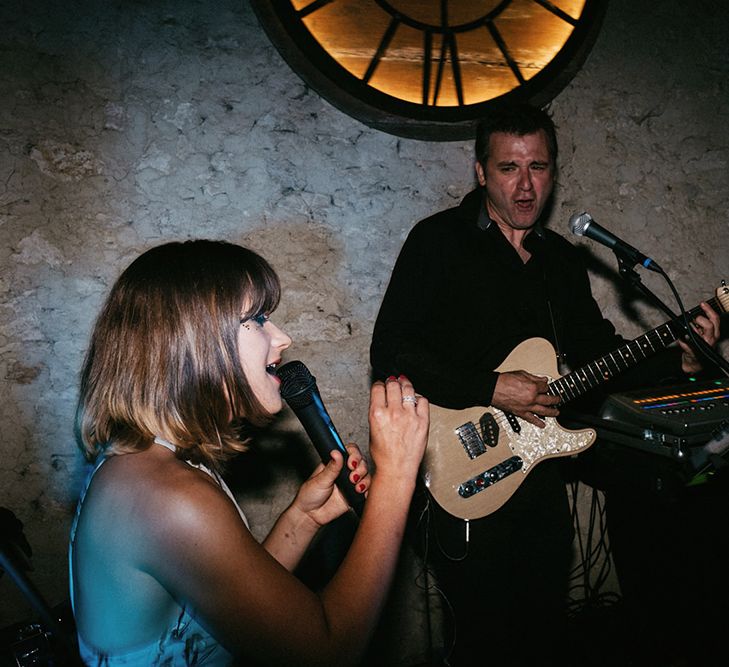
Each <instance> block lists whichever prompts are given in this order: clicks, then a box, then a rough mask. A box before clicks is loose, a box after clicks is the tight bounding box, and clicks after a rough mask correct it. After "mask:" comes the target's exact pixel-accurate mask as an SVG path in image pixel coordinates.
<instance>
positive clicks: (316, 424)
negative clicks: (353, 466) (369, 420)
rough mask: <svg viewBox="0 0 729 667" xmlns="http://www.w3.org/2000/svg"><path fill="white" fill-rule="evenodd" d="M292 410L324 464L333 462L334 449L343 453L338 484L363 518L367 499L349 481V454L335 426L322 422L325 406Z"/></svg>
mask: <svg viewBox="0 0 729 667" xmlns="http://www.w3.org/2000/svg"><path fill="white" fill-rule="evenodd" d="M292 410H293V411H294V414H295V415H296V416H297V417H298V419H299V421H300V422H301V425H302V426H303V427H304V430H305V431H306V433H307V435H308V436H309V439H310V440H311V442H312V444H313V445H314V449H316V451H317V452H318V454H319V456H320V457H321V460H322V462H323V463H324V464H327V463H329V461H331V460H332V457H331V456H330V452H331V451H332V450H333V449H337V450H339V451H340V452H341V454H342V458H343V459H344V465H343V466H342V469H341V470H340V472H339V475H338V476H337V482H336V483H337V486H338V487H339V490H340V491H341V492H342V494H343V495H344V497H345V498H346V500H347V502H348V503H349V505H350V506H351V508H352V509H353V510H354V511H355V513H356V514H357V516H362V510H363V509H364V500H365V497H364V495H363V494H361V493H358V492H357V490H356V488H355V485H354V484H352V482H351V481H350V480H349V473H350V470H349V468H348V467H347V456H348V455H349V454H348V452H347V450H346V449H345V447H344V444H343V443H342V439H341V438H340V437H339V434H338V433H337V432H336V430H335V429H334V425H331V426H327V424H326V423H325V422H324V421H323V420H322V416H321V414H320V410H323V411H324V413H325V414H326V410H324V406H323V405H321V402H320V407H317V406H316V405H315V404H314V403H313V402H312V403H310V404H309V405H305V406H303V407H301V406H300V407H296V408H294V407H292ZM328 416H329V415H328V414H327V417H328ZM330 423H331V422H330ZM332 431H333V432H332Z"/></svg>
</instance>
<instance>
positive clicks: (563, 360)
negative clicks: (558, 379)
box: [538, 257, 569, 375]
mask: <svg viewBox="0 0 729 667" xmlns="http://www.w3.org/2000/svg"><path fill="white" fill-rule="evenodd" d="M538 261H539V264H540V266H541V268H542V277H543V278H544V281H543V283H542V284H543V285H544V292H545V294H544V296H545V297H546V299H547V311H548V312H549V322H550V324H551V325H552V338H553V339H554V340H553V343H554V350H555V352H556V354H557V368H558V370H559V372H560V375H565V374H566V373H567V372H569V371H568V370H567V369H566V367H565V366H566V364H567V355H566V354H565V353H564V352H563V351H562V346H561V345H560V344H559V335H558V334H557V322H556V320H555V318H554V309H553V308H552V296H551V286H552V283H551V282H550V280H549V277H548V275H547V266H546V264H547V263H546V262H545V261H544V257H540V258H539V260H538Z"/></svg>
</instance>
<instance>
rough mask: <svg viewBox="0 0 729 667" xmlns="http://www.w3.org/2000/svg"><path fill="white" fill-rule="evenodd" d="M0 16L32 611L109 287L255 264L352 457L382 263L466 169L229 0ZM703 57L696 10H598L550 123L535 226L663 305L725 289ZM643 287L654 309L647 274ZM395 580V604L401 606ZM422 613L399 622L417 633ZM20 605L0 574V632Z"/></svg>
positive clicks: (45, 0) (276, 447) (270, 446)
mask: <svg viewBox="0 0 729 667" xmlns="http://www.w3.org/2000/svg"><path fill="white" fill-rule="evenodd" d="M0 17H1V21H2V22H1V27H0V239H2V242H1V243H0V258H1V261H0V383H1V384H0V425H1V428H2V438H1V439H0V453H1V456H0V505H2V506H5V507H8V508H10V509H12V510H13V511H14V512H15V513H16V515H17V516H18V517H19V518H20V519H21V520H22V521H23V523H24V524H25V531H26V535H27V537H28V539H29V541H30V543H31V544H32V546H33V550H34V553H33V563H34V566H35V571H34V572H33V573H32V577H33V580H34V581H35V583H36V584H37V585H38V587H39V588H40V590H41V591H42V592H43V594H44V595H46V596H47V598H48V599H49V600H50V601H51V602H52V603H56V602H59V601H60V600H62V599H63V598H64V597H65V595H66V586H67V575H66V570H65V548H66V536H67V531H68V528H69V524H70V521H71V517H72V512H73V507H74V503H75V500H76V493H77V489H78V485H79V482H80V478H81V475H82V471H83V462H82V458H81V456H80V454H79V453H78V450H77V449H76V446H75V443H74V436H73V429H72V424H73V411H74V403H75V398H76V391H77V375H78V369H79V367H80V364H81V360H82V356H83V353H84V350H85V347H86V344H87V338H88V334H89V331H90V327H91V325H92V322H93V319H94V317H95V314H96V312H97V310H98V308H99V306H100V304H101V302H102V300H103V298H104V296H105V294H106V292H107V290H108V288H109V287H110V284H111V283H112V282H113V280H114V279H115V277H116V276H117V275H118V274H119V272H120V271H121V269H122V268H123V267H125V266H126V265H127V264H128V263H129V262H130V261H131V259H132V258H134V257H135V256H136V255H138V254H139V253H140V252H141V251H143V250H144V249H146V248H149V247H150V246H153V245H156V244H159V243H161V242H165V241H169V240H178V239H186V238H193V237H207V238H220V239H227V240H230V241H234V242H238V243H242V244H245V245H249V246H250V247H252V248H254V249H255V250H257V251H259V252H261V253H262V254H263V255H264V256H265V257H267V258H268V259H269V260H270V261H271V262H272V263H273V265H274V266H275V268H276V269H277V270H278V271H279V273H280V275H281V278H282V282H283V285H284V289H285V293H284V299H283V303H282V305H281V308H280V310H279V311H278V312H277V313H276V315H275V316H274V317H275V320H276V321H277V323H279V324H281V325H282V326H283V327H284V328H285V329H286V330H287V332H288V333H289V334H290V335H291V336H292V338H293V339H294V347H293V348H292V349H291V350H290V351H289V353H288V357H287V358H289V359H292V358H300V359H302V360H305V362H306V363H307V365H308V366H309V367H310V368H311V369H312V371H313V372H314V373H315V375H316V376H317V378H318V379H319V386H320V389H321V391H322V394H323V395H324V396H325V397H326V398H327V404H328V406H329V408H330V412H331V413H332V417H333V418H334V421H335V423H336V424H337V425H338V428H339V430H340V432H341V434H342V436H343V437H344V438H345V439H354V440H356V441H358V442H360V443H361V444H363V445H365V446H366V443H367V430H366V407H367V403H366V396H367V388H368V381H369V378H368V346H369V339H370V334H371V330H372V325H373V321H374V318H375V316H376V313H377V309H378V307H379V303H380V299H381V296H382V293H383V291H384V289H385V287H386V285H387V281H388V278H389V273H390V270H391V268H392V265H393V263H394V260H395V258H396V255H397V253H398V251H399V248H400V246H401V244H402V242H403V240H404V238H405V235H406V234H407V232H408V230H409V229H410V228H411V226H412V225H413V224H414V223H415V222H416V221H417V220H418V219H420V218H422V217H424V216H426V215H428V214H430V213H432V212H434V211H437V210H439V209H441V208H444V207H448V206H452V205H455V204H456V203H457V202H458V201H459V199H460V197H461V196H462V195H463V194H465V193H466V192H467V191H468V190H469V189H470V188H471V187H472V185H473V182H474V181H473V176H472V151H471V144H470V142H453V143H443V144H436V143H428V142H422V141H416V140H408V139H401V138H397V137H394V136H390V135H387V134H384V133H381V132H379V131H376V130H372V129H370V128H368V127H366V126H364V125H362V124H360V123H359V122H358V121H355V120H353V119H351V118H349V117H347V116H346V115H344V114H343V113H342V112H340V111H339V110H337V109H335V108H333V107H332V106H331V105H329V104H328V103H327V102H325V101H323V100H322V99H321V98H320V97H319V96H318V95H317V94H316V93H315V92H314V91H312V90H310V89H309V88H308V87H307V86H306V85H305V84H304V83H302V81H301V80H300V79H299V78H298V77H297V76H296V75H295V74H294V73H293V72H291V71H290V70H289V68H288V67H287V65H286V64H285V63H284V62H283V61H282V59H281V58H280V56H279V55H278V53H277V51H276V50H275V49H274V48H273V47H272V46H271V45H270V43H269V42H268V40H267V38H266V36H265V34H264V33H263V32H262V30H261V29H260V27H259V26H258V24H257V21H256V18H255V16H254V15H253V12H252V11H251V9H250V8H249V6H248V4H247V3H246V2H245V1H244V0H220V1H219V2H215V3H210V2H204V1H203V0H185V1H184V2H179V1H178V2H162V1H160V2H154V3H146V2H133V1H131V0H130V1H128V2H125V1H124V0H120V1H118V2H111V3H110V2H104V3H102V2H94V1H93V0H77V1H76V2H71V3H56V2H51V1H49V0H36V1H34V2H14V1H13V0H8V1H7V2H4V3H3V5H2V8H0ZM728 38H729V29H728V27H727V20H726V17H725V11H724V9H723V3H722V2H720V0H714V1H713V2H712V1H711V0H696V1H695V2H693V3H686V2H682V1H681V0H667V1H665V2H661V3H642V2H641V3H637V2H632V1H631V0H613V1H612V2H611V4H610V6H609V9H608V12H607V16H606V18H605V22H604V26H603V29H602V32H601V35H600V36H599V38H598V40H597V43H596V44H595V47H594V49H593V51H592V53H591V55H590V56H589V58H588V60H587V62H586V64H585V66H584V67H583V69H582V71H581V72H580V73H579V74H578V75H577V77H576V78H575V79H574V80H573V82H572V83H571V84H570V85H569V86H568V87H567V88H566V89H565V90H564V91H563V92H562V93H561V94H560V95H559V96H558V97H557V99H556V100H555V101H554V103H553V104H552V107H551V108H552V112H553V114H554V117H555V120H556V122H557V124H558V128H559V135H560V141H561V171H560V176H559V188H558V191H557V194H556V198H555V206H554V209H553V213H552V218H551V223H550V224H551V226H552V228H554V229H556V230H558V231H562V232H566V229H567V227H566V225H567V220H568V219H569V216H570V215H571V214H572V213H574V212H575V211H579V210H588V211H590V212H591V213H592V214H593V216H594V217H595V219H596V220H597V221H599V222H600V223H601V224H603V225H604V226H606V227H608V228H610V229H612V230H614V231H615V232H616V233H617V234H619V235H621V236H623V237H624V238H626V239H628V240H630V241H631V242H632V243H633V244H634V245H636V246H637V247H639V248H642V249H650V253H651V255H652V256H653V257H654V258H655V259H656V260H657V261H659V262H660V263H661V265H662V266H663V267H664V268H665V269H666V270H667V272H668V273H669V275H670V277H671V279H672V280H673V281H674V283H675V284H676V285H677V287H678V289H679V291H680V293H681V296H682V298H683V299H684V303H685V305H686V306H693V305H695V304H696V303H697V302H698V301H699V300H701V299H703V298H706V297H707V296H709V295H710V294H712V292H713V289H714V287H715V286H716V285H717V283H718V281H719V279H721V278H726V277H728V276H727V274H728V273H729V271H728V269H729V266H728V264H729V263H728V261H727V260H728V257H729V252H728V251H729V232H728V231H727V220H726V211H727V210H728V209H729V180H728V179H727V162H728V161H729V131H728V130H727V128H729V104H728V102H729V90H728V88H729V84H728V83H727V81H729V56H727V52H726V48H725V46H726V43H727V41H728ZM573 240H574V239H573ZM584 245H585V246H586V249H587V252H589V254H590V259H591V264H590V266H591V269H592V274H593V279H594V283H593V284H594V291H595V294H596V297H597V299H598V301H599V302H600V303H601V304H602V305H603V306H604V310H605V313H606V315H607V316H609V317H610V318H612V319H613V320H614V322H615V323H616V324H617V325H618V327H619V329H620V330H621V331H622V332H624V333H625V334H627V335H637V334H638V333H640V332H641V331H643V330H645V329H648V328H652V327H654V326H656V325H657V324H659V323H660V322H662V321H664V319H665V317H664V316H663V315H662V314H661V313H659V312H656V311H655V310H654V309H651V308H649V307H648V306H647V305H645V304H644V303H642V302H641V301H640V300H631V299H629V298H628V296H627V292H626V290H625V289H623V288H622V286H621V285H620V284H619V278H618V277H617V276H616V270H615V261H614V257H613V256H612V254H611V253H610V252H609V251H608V250H606V249H604V248H602V247H598V246H596V244H594V243H591V242H589V241H588V242H585V243H584ZM646 283H647V284H649V286H651V287H652V288H654V289H655V290H656V291H657V292H658V293H659V294H661V296H663V297H664V298H665V299H666V300H667V301H668V302H670V303H673V301H672V297H671V296H670V294H669V292H668V291H667V289H666V288H665V286H664V285H663V284H662V283H661V281H660V279H659V278H658V277H655V276H653V275H650V276H647V277H646ZM297 431H298V426H297V424H296V423H295V420H294V419H293V418H292V417H291V416H290V415H284V416H282V417H281V419H280V420H279V421H278V422H277V423H276V424H275V425H274V433H273V435H272V436H270V437H268V438H266V440H265V441H264V442H263V443H261V453H260V454H258V455H255V456H258V457H259V458H261V459H262V460H263V462H264V463H266V464H267V465H268V470H269V473H268V477H267V478H266V481H268V482H270V484H268V485H267V486H264V485H263V484H262V483H255V484H254V485H253V490H252V491H249V492H247V493H243V494H242V499H243V503H244V504H245V505H246V509H247V511H248V514H249V516H250V518H251V521H252V524H253V528H254V531H255V532H256V534H257V535H259V536H260V535H263V534H264V533H265V531H266V529H267V527H268V526H269V525H270V522H271V520H272V518H273V517H274V516H275V515H276V514H277V513H278V512H279V511H280V510H281V509H282V508H283V507H284V506H285V505H286V504H287V503H288V501H289V500H290V498H291V496H292V493H293V490H294V488H295V485H296V482H297V480H298V479H300V478H301V476H302V475H303V474H304V473H305V471H306V469H307V467H308V466H309V465H310V464H311V462H312V461H313V458H312V456H311V453H310V452H309V448H308V446H307V445H306V443H305V441H304V440H303V439H301V438H300V437H299V436H298V435H296V433H297ZM253 458H254V457H252V458H251V460H252V459H253ZM242 465H245V463H244V464H242ZM410 574H412V573H408V576H410ZM403 585H404V587H405V589H406V592H405V594H404V595H405V597H404V598H403V597H399V598H398V600H402V599H409V598H407V595H408V593H407V590H413V591H416V594H417V591H418V590H419V589H417V588H415V587H414V586H415V585H414V583H413V581H412V580H411V579H408V581H407V582H406V583H405V584H403ZM424 604H425V601H424V598H423V597H422V596H420V597H418V599H417V601H414V602H413V601H410V602H408V603H407V604H405V605H404V607H405V608H407V609H409V610H410V611H411V614H410V617H411V619H412V620H411V622H412V623H414V625H416V626H417V632H414V633H413V634H412V636H414V637H416V638H417V637H422V636H423V633H424V632H425V630H424V629H423V628H424V625H423V624H424V623H425V621H424V620H423V619H422V611H423V605H424ZM28 612H29V609H28V607H27V605H26V604H25V602H24V600H23V599H22V598H21V596H19V595H18V593H17V591H16V590H15V588H14V586H13V585H12V583H11V582H10V581H9V578H8V577H3V578H2V579H0V627H2V626H4V625H6V624H9V623H11V622H14V621H16V620H19V619H21V618H25V617H26V616H27V614H28ZM418 633H420V634H418ZM398 650H400V651H401V652H407V651H410V653H408V656H410V657H413V656H414V655H415V654H416V653H417V651H418V649H417V648H415V649H411V648H407V649H405V648H402V647H401V648H399V649H398ZM413 651H414V653H413ZM408 659H409V658H407V657H404V656H403V655H400V656H398V657H397V659H396V662H398V663H400V664H406V663H407V660H408ZM413 659H415V658H414V657H413ZM393 660H395V659H393Z"/></svg>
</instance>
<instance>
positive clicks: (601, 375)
mask: <svg viewBox="0 0 729 667" xmlns="http://www.w3.org/2000/svg"><path fill="white" fill-rule="evenodd" d="M707 303H708V304H709V305H710V306H711V307H712V308H713V309H714V310H715V311H717V312H718V313H720V314H721V313H725V312H727V311H729V287H727V286H725V285H724V284H723V283H722V286H721V287H719V288H718V289H717V290H716V296H715V297H714V298H712V299H710V300H708V301H707ZM702 312H703V311H702V309H701V307H700V306H696V307H695V308H693V309H692V310H691V311H689V313H688V316H689V319H690V320H691V319H693V318H694V317H696V316H697V315H700V314H702ZM684 332H685V329H684V326H683V321H682V319H679V318H677V319H674V320H671V321H669V322H666V323H665V324H662V325H661V326H659V327H657V328H655V329H652V330H651V331H649V332H647V333H645V334H643V335H641V336H638V338H636V339H634V340H632V341H630V342H629V343H626V344H625V345H623V346H622V347H619V348H618V349H617V350H614V351H613V352H611V353H609V354H607V355H605V356H604V357H600V358H599V359H596V360H595V361H592V362H590V363H589V364H587V365H585V366H583V367H582V368H579V369H577V370H576V371H572V372H571V373H569V374H568V375H564V376H562V377H558V375H559V373H558V370H557V360H556V354H555V351H554V348H553V347H552V345H551V343H549V341H547V340H545V339H543V338H530V339H528V340H525V341H524V342H522V343H520V344H519V345H517V346H516V347H515V348H514V349H513V350H512V351H511V353H510V354H509V355H508V356H507V357H506V359H505V360H504V361H503V363H502V364H501V366H499V367H498V368H497V369H496V370H497V371H498V372H501V373H505V372H509V371H516V370H527V371H529V372H530V373H532V374H534V375H539V376H542V377H546V378H547V380H548V387H549V389H548V391H547V393H548V394H549V395H550V396H557V397H559V399H560V402H559V404H558V405H564V404H565V403H567V402H568V401H571V400H572V399H575V398H577V397H579V396H581V395H582V394H584V393H585V392H586V391H587V390H588V389H592V388H593V387H596V386H598V385H599V384H601V383H603V382H605V381H607V380H609V379H610V378H612V377H614V376H616V375H618V374H619V373H622V372H623V371H624V370H627V369H628V368H631V367H632V366H634V365H635V364H637V363H638V362H639V361H642V360H643V359H645V358H646V357H648V356H650V355H652V354H653V353H654V352H658V351H659V350H662V349H664V348H666V347H668V346H669V345H670V344H671V343H673V342H674V341H676V340H677V339H678V338H680V337H681V336H682V335H684ZM430 410H431V412H430V436H429V440H428V447H427V449H426V452H425V456H424V458H423V464H422V466H421V472H422V475H423V480H424V482H425V485H426V487H427V488H428V489H429V491H430V493H431V495H432V496H433V498H434V499H435V501H436V502H437V503H438V504H439V505H440V506H441V507H442V508H443V509H444V510H446V511H447V512H448V513H450V514H452V515H453V516H456V517H459V518H461V519H476V518H480V517H483V516H486V515H488V514H491V513H492V512H494V511H496V510H497V509H499V508H500V507H501V506H502V505H503V504H504V503H505V502H506V501H507V500H509V498H510V497H511V496H512V494H513V493H514V492H515V491H516V490H517V488H519V486H520V485H521V483H522V482H523V481H524V479H525V478H526V476H527V475H528V474H529V472H530V471H531V470H532V469H533V468H534V466H535V465H537V464H538V463H540V462H541V461H543V460H544V459H548V458H554V457H558V456H571V455H573V454H577V453H579V452H582V451H584V450H585V449H587V448H588V447H589V446H590V445H592V443H593V442H595V438H596V433H595V431H594V430H593V429H590V428H586V429H581V430H570V429H566V428H563V427H562V426H561V425H560V424H559V423H558V422H557V420H556V419H555V418H553V417H552V418H550V417H547V418H545V419H544V422H545V423H546V426H545V427H544V428H538V427H537V426H534V425H533V424H530V423H529V422H526V421H524V420H522V419H519V418H518V417H516V416H515V415H512V414H510V413H508V412H504V411H502V410H498V409H496V408H491V407H489V408H484V407H479V406H477V407H473V408H468V409H466V410H449V409H446V408H441V407H439V406H436V405H431V408H430Z"/></svg>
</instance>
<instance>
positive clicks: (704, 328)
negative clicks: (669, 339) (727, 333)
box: [678, 302, 720, 375]
mask: <svg viewBox="0 0 729 667" xmlns="http://www.w3.org/2000/svg"><path fill="white" fill-rule="evenodd" d="M701 309H702V310H703V311H704V315H699V316H698V317H696V318H695V319H694V321H693V322H692V326H693V328H694V331H695V332H696V333H697V334H699V336H701V338H703V339H704V341H705V342H706V344H707V345H708V346H709V347H714V345H716V341H718V340H719V335H720V327H719V315H718V314H717V313H716V311H714V309H713V308H712V307H711V306H709V305H708V304H707V303H703V302H702V303H701ZM678 344H679V345H680V346H681V349H682V350H683V355H682V356H681V369H682V370H683V372H684V373H687V374H689V375H691V374H692V373H698V372H699V371H700V370H702V369H703V365H702V364H701V361H700V359H699V357H697V356H696V352H695V351H694V349H693V348H692V347H691V345H689V344H688V343H687V342H685V341H683V340H679V341H678Z"/></svg>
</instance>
